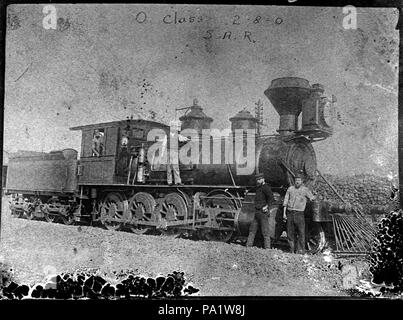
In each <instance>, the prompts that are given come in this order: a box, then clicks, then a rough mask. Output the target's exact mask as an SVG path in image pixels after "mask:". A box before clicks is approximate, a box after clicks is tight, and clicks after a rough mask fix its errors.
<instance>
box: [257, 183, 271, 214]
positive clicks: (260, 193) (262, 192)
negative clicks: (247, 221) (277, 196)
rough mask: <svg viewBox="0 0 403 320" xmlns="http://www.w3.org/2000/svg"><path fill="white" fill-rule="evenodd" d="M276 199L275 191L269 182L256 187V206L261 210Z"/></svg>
mask: <svg viewBox="0 0 403 320" xmlns="http://www.w3.org/2000/svg"><path fill="white" fill-rule="evenodd" d="M273 201H274V197H273V193H272V192H271V188H270V186H269V185H268V184H266V183H264V184H263V185H260V186H257V187H256V196H255V208H256V209H257V210H261V209H262V208H263V207H264V206H265V205H266V204H267V205H269V206H270V204H272V203H273Z"/></svg>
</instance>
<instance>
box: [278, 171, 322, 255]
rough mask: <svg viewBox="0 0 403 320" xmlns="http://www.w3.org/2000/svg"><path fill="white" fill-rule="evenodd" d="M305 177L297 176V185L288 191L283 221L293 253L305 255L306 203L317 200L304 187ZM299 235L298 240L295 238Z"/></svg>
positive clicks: (284, 204)
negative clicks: (285, 223) (285, 222)
mask: <svg viewBox="0 0 403 320" xmlns="http://www.w3.org/2000/svg"><path fill="white" fill-rule="evenodd" d="M302 179H303V175H302V174H300V173H298V174H296V175H295V183H294V185H293V186H290V187H289V188H288V189H287V193H286V194H285V197H284V201H283V207H284V209H283V219H284V220H286V221H287V238H288V243H289V245H290V251H291V252H292V253H294V252H295V249H296V251H297V253H301V254H304V253H305V215H304V211H305V207H306V201H307V200H310V201H313V200H315V196H314V195H313V194H312V192H311V191H310V190H309V189H308V188H307V187H305V186H304V185H303V181H302ZM296 234H297V236H298V239H296V238H295V235H296Z"/></svg>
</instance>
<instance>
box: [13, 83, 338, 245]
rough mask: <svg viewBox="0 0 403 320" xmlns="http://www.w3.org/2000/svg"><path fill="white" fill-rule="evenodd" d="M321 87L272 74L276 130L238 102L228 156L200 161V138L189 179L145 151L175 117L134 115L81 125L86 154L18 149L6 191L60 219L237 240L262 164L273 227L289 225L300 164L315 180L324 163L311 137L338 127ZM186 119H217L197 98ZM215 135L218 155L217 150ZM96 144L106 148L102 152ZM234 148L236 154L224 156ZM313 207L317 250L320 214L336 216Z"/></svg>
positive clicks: (198, 127) (186, 167) (19, 208)
mask: <svg viewBox="0 0 403 320" xmlns="http://www.w3.org/2000/svg"><path fill="white" fill-rule="evenodd" d="M323 92H324V89H323V86H322V85H320V84H313V85H310V83H309V81H308V80H306V79H302V78H295V77H287V78H279V79H275V80H273V81H272V82H271V85H270V86H269V88H268V89H267V90H266V91H265V92H264V93H265V95H266V96H267V97H268V99H269V100H270V102H271V104H272V105H273V106H274V108H275V109H276V111H277V112H278V114H279V116H280V121H279V122H280V125H279V129H278V130H277V131H278V134H273V135H257V134H256V132H257V126H258V125H259V119H257V118H255V117H253V116H252V115H251V114H250V113H249V112H247V111H245V110H243V111H241V112H239V113H238V114H236V115H235V116H234V117H232V118H230V121H231V129H232V133H230V135H229V136H228V137H226V138H225V139H221V140H220V141H219V144H221V147H222V148H221V150H222V151H220V153H221V160H222V161H221V162H220V163H214V161H212V162H211V161H207V162H206V161H202V160H201V158H202V156H203V150H202V149H203V146H202V145H201V144H200V145H199V146H198V148H199V151H200V153H199V154H200V158H199V161H194V162H190V163H187V164H180V174H181V178H182V181H183V182H184V184H183V185H173V186H172V185H168V184H167V183H166V166H165V165H164V164H161V163H158V162H156V161H154V160H155V159H154V158H153V157H149V153H148V152H147V151H149V149H150V148H151V146H152V145H153V144H154V143H155V141H150V140H149V139H148V137H149V133H150V131H151V130H155V129H159V130H162V131H163V132H165V133H166V134H169V127H168V126H167V125H165V124H162V123H158V122H155V121H147V120H130V119H128V120H123V121H114V122H108V123H98V124H91V125H85V126H80V127H75V128H72V130H81V132H82V144H81V154H80V159H77V154H76V153H74V152H73V151H71V150H70V151H68V150H67V151H66V150H64V151H62V152H59V153H57V152H56V153H57V155H56V153H55V154H54V155H53V158H52V156H51V155H50V154H38V155H34V156H30V157H26V156H20V157H15V158H11V159H10V161H9V169H8V177H7V192H8V193H9V194H12V195H13V201H12V204H11V209H12V213H13V214H14V215H17V216H25V217H28V218H35V217H44V218H45V219H46V220H48V221H54V220H55V219H61V220H62V221H63V222H64V223H66V224H71V223H74V222H75V221H83V220H88V221H91V222H95V221H100V222H101V223H102V224H103V225H104V226H105V227H106V228H108V229H112V230H118V229H121V228H127V229H129V230H131V231H132V232H135V233H146V232H156V231H159V232H185V231H186V232H188V233H189V232H190V233H193V234H195V235H197V236H199V237H201V238H203V239H208V240H218V241H230V240H231V239H233V238H234V237H238V238H239V237H240V238H242V237H245V236H247V232H248V227H249V224H250V222H251V220H252V219H253V214H254V206H253V198H254V188H255V186H254V185H255V180H254V175H255V174H256V173H257V172H260V173H264V175H265V179H266V181H267V182H268V183H269V184H270V185H271V187H272V189H273V191H274V192H275V199H276V201H275V203H274V204H273V205H272V207H271V208H270V219H271V222H272V223H271V226H272V230H271V236H272V237H273V238H275V239H276V238H279V237H280V235H281V233H282V231H283V229H284V226H283V225H282V223H281V221H280V220H281V218H280V219H279V213H281V203H282V197H283V196H284V193H285V191H286V189H287V187H288V186H289V185H290V184H291V183H292V182H293V178H294V175H295V173H296V172H299V173H303V174H304V176H305V181H306V184H307V185H308V186H312V185H313V182H314V180H315V176H316V166H317V163H316V156H315V151H314V148H313V146H312V143H313V142H315V141H318V140H323V139H326V138H327V137H329V136H330V135H331V134H332V128H331V127H330V126H329V125H328V123H327V122H326V119H325V118H326V113H327V111H328V110H329V108H331V104H329V100H328V99H327V98H326V97H325V96H324V95H323ZM301 113H302V117H301V121H300V122H301V126H299V121H298V120H299V116H300V114H301ZM180 121H181V127H182V128H181V129H182V132H186V129H192V130H194V131H196V132H197V134H200V135H202V134H203V130H208V129H211V123H212V122H213V119H212V118H210V117H208V116H206V114H205V113H204V112H203V109H202V108H201V107H200V106H199V105H198V103H197V101H194V103H193V106H191V107H190V108H189V109H188V112H187V113H186V114H185V115H183V116H182V117H180ZM235 132H241V135H240V136H235ZM248 132H253V133H254V134H253V135H252V136H250V135H248V134H247V133H248ZM95 136H97V140H94V139H95ZM98 139H99V140H98ZM211 139H213V138H211ZM236 139H241V140H242V142H241V143H242V149H241V151H242V152H244V151H245V148H246V150H247V148H248V146H247V144H248V143H253V166H254V167H253V168H252V170H250V172H249V173H248V174H240V172H241V171H242V170H241V169H242V168H241V167H242V164H241V163H240V162H239V159H240V158H241V159H242V157H240V154H239V153H237V150H235V148H232V149H230V150H228V149H226V148H225V146H226V144H225V143H226V142H225V141H228V140H231V141H232V142H236ZM201 140H202V139H201ZM201 140H200V141H201ZM213 145H214V144H211V145H210V146H209V148H210V150H209V151H210V155H209V157H210V158H213V157H214V156H217V154H215V155H214V152H215V149H213ZM96 146H98V147H99V146H102V148H100V149H98V151H97V152H96V153H94V150H93V148H94V147H96ZM204 151H205V149H204ZM228 153H229V154H230V155H231V157H232V159H234V161H233V162H226V161H225V158H226V155H227V154H228ZM145 155H148V156H147V157H146V156H145ZM312 208H316V209H315V210H312ZM306 217H307V220H308V221H307V222H308V223H307V228H308V229H309V230H308V234H310V235H311V236H308V242H307V247H308V250H309V249H311V251H317V250H319V249H320V248H321V247H323V245H324V241H325V240H324V234H323V230H322V229H321V227H320V224H321V222H323V221H328V216H327V213H326V212H325V211H324V210H321V206H320V205H319V206H318V205H315V206H310V207H308V208H307V214H306Z"/></svg>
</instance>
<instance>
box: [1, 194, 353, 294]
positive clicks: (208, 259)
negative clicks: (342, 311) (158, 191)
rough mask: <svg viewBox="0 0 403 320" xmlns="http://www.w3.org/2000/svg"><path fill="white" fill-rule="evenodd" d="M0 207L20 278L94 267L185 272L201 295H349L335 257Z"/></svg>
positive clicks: (4, 246)
mask: <svg viewBox="0 0 403 320" xmlns="http://www.w3.org/2000/svg"><path fill="white" fill-rule="evenodd" d="M2 208H3V210H2V230H1V243H0V262H4V263H7V264H8V265H10V266H12V268H13V272H14V278H15V281H16V282H18V283H20V284H22V283H24V284H29V285H33V284H35V283H38V282H41V281H42V282H43V280H44V278H45V277H46V275H47V274H49V273H57V274H60V273H63V272H74V271H76V270H77V269H80V268H94V269H97V270H98V271H99V272H102V273H104V274H109V275H112V274H114V273H116V272H120V271H121V270H124V271H125V270H127V271H131V272H132V273H135V274H138V275H140V276H146V277H157V276H159V275H167V274H169V273H172V272H173V271H180V272H184V276H185V279H186V281H187V283H190V284H192V285H193V286H194V287H195V288H198V289H199V290H200V291H199V292H198V295H200V296H217V295H218V296H340V295H342V296H344V295H346V294H345V293H343V292H342V291H341V283H342V279H341V272H340V270H339V269H338V268H337V265H336V263H331V262H326V261H325V260H324V257H323V256H322V255H317V256H308V255H305V256H302V255H292V254H289V253H286V252H283V251H280V250H277V249H271V250H264V249H260V248H255V247H253V248H246V247H244V246H241V245H239V244H227V243H220V242H207V241H193V240H188V239H180V238H174V237H169V236H155V235H136V234H132V233H129V232H122V231H120V232H119V231H109V230H104V229H102V228H99V227H90V226H65V225H62V224H58V223H48V222H44V221H35V220H32V221H29V220H25V219H17V218H13V217H11V216H10V215H9V210H8V208H7V201H6V200H5V199H3V203H2Z"/></svg>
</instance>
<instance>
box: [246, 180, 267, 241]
mask: <svg viewBox="0 0 403 320" xmlns="http://www.w3.org/2000/svg"><path fill="white" fill-rule="evenodd" d="M256 184H257V187H256V196H255V209H256V210H255V217H254V219H253V221H252V223H251V225H250V227H249V236H248V240H247V242H246V246H247V247H251V246H253V242H254V240H255V236H256V232H257V229H258V227H259V226H260V228H261V230H262V235H263V239H264V244H263V245H264V248H265V249H270V247H271V242H270V231H269V206H270V204H271V203H272V202H273V200H274V197H273V193H272V192H271V188H270V186H269V185H267V184H266V182H265V181H264V175H263V173H258V174H257V175H256Z"/></svg>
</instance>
